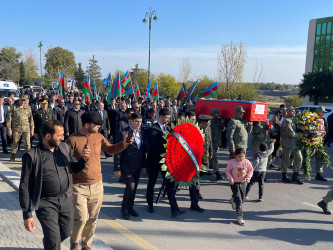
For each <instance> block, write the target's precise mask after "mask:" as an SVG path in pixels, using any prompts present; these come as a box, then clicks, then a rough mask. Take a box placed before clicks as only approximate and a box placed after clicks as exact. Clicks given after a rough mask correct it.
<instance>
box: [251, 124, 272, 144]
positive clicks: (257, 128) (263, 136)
mask: <svg viewBox="0 0 333 250" xmlns="http://www.w3.org/2000/svg"><path fill="white" fill-rule="evenodd" d="M266 131H267V132H266ZM274 132H275V128H274V126H273V124H272V127H271V128H269V127H268V126H266V125H263V124H262V123H261V122H253V130H252V144H253V145H254V144H257V145H259V144H260V143H262V142H265V143H267V145H268V146H269V145H270V140H271V136H270V133H274Z"/></svg>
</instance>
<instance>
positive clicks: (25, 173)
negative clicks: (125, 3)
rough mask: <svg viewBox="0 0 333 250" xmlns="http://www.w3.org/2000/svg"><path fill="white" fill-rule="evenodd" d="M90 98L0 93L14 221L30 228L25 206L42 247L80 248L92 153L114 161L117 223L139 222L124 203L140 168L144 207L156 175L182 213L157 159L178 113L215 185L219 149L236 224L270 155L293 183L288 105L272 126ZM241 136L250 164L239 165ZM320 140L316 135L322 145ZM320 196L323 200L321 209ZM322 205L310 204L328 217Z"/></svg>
mask: <svg viewBox="0 0 333 250" xmlns="http://www.w3.org/2000/svg"><path fill="white" fill-rule="evenodd" d="M96 99H97V100H93V101H92V102H91V103H89V104H86V103H85V102H84V100H85V98H84V96H83V94H82V93H79V92H67V93H66V95H65V96H64V98H58V96H57V94H56V93H45V94H43V93H37V94H36V96H35V97H34V96H33V93H32V91H30V90H29V89H28V90H27V91H26V92H25V93H22V95H21V96H20V98H19V100H17V101H16V102H14V103H13V102H12V97H10V96H9V97H7V98H6V100H5V99H4V97H3V96H0V119H1V120H2V122H1V121H0V129H1V140H2V148H3V152H4V153H5V154H9V152H8V149H7V145H8V144H10V143H11V144H12V150H11V152H10V159H11V161H15V160H16V159H15V155H16V153H17V151H18V149H19V145H20V141H21V139H23V141H24V149H25V154H24V155H23V158H22V161H23V164H22V174H21V182H20V190H19V192H20V205H21V208H22V211H23V218H24V225H25V228H26V229H27V230H28V231H33V228H34V225H35V222H34V220H33V217H32V209H33V208H34V209H35V211H36V215H37V218H38V219H39V221H40V223H41V225H42V228H43V233H44V240H43V243H44V247H45V249H60V243H61V242H62V241H63V240H64V239H66V238H67V237H69V236H70V242H71V249H90V246H91V244H92V237H93V234H94V231H95V227H96V221H97V218H98V214H99V211H100V209H101V205H102V201H103V183H102V172H101V162H100V157H101V151H104V154H105V157H107V158H108V157H112V156H113V157H114V176H115V177H117V178H119V179H120V181H121V182H123V183H124V184H125V190H124V195H123V201H122V204H121V214H122V217H123V218H124V219H126V220H130V219H131V216H133V217H137V216H139V214H138V213H137V211H135V209H134V200H135V195H136V190H137V186H138V183H139V180H140V175H141V173H142V172H143V173H145V172H147V173H148V185H147V190H146V200H147V211H148V212H149V213H154V212H155V209H154V206H153V203H154V187H155V184H156V181H157V178H158V175H159V173H161V175H162V177H163V186H164V188H165V192H166V194H167V196H168V199H169V204H170V208H171V216H172V217H173V218H176V217H178V216H181V215H182V214H183V213H184V211H182V210H180V209H179V207H178V205H177V200H176V190H177V187H176V186H175V183H174V182H172V181H170V179H168V178H166V177H165V175H166V172H165V171H162V170H161V165H162V164H161V163H160V161H161V158H162V156H161V155H162V154H163V153H165V147H164V144H165V139H164V137H163V135H164V134H165V133H166V132H169V131H171V126H170V125H171V123H174V124H175V123H177V121H178V119H180V118H182V117H188V118H189V119H193V120H196V121H197V122H198V123H199V126H200V128H201V129H202V130H203V132H204V134H205V145H204V147H205V152H207V156H208V159H209V160H208V161H207V162H206V164H207V166H208V171H207V174H210V175H211V174H215V176H216V181H219V180H221V179H223V178H224V177H223V174H221V172H220V167H221V166H219V164H218V160H217V152H218V150H219V148H226V147H228V148H229V152H230V155H229V157H230V161H229V162H228V165H227V167H226V169H225V174H226V177H227V179H228V181H229V184H230V187H231V190H232V199H231V200H230V202H231V205H232V208H233V209H234V210H236V213H237V222H238V223H239V224H240V225H244V223H245V222H244V220H243V212H242V210H243V209H242V206H243V205H242V204H243V202H244V200H245V199H247V198H248V195H249V192H250V189H251V187H252V186H253V184H254V183H255V182H258V183H259V198H258V201H260V202H261V201H263V194H264V180H265V175H266V170H267V168H269V167H271V168H273V167H274V165H273V163H274V162H276V158H277V157H280V158H281V159H280V166H278V167H277V168H279V169H280V170H281V172H282V181H284V182H286V183H296V184H303V181H302V180H301V179H300V177H299V171H300V168H301V164H302V152H301V149H300V148H299V146H298V145H297V143H296V142H297V140H298V139H299V134H298V132H297V124H296V123H297V121H296V119H295V109H294V108H293V107H288V108H285V107H284V106H283V105H281V107H280V109H279V110H278V111H277V112H276V113H275V114H274V116H273V119H272V121H269V120H268V119H267V120H266V121H261V122H257V121H254V122H248V121H246V120H244V119H243V115H244V112H245V111H244V109H243V108H242V107H241V106H239V107H236V109H235V117H234V118H233V119H224V118H223V117H221V116H220V112H219V109H217V108H213V109H212V110H211V116H207V115H199V114H196V113H195V111H194V105H193V104H192V103H187V104H186V103H184V104H179V102H178V101H177V99H171V98H170V97H167V98H166V99H165V100H160V101H155V100H145V99H144V98H138V100H135V101H132V99H131V98H123V97H121V98H119V97H118V98H116V99H111V100H110V102H109V103H107V102H106V99H107V98H106V96H101V97H98V98H96ZM316 112H317V114H318V115H319V116H320V117H323V116H324V114H325V112H326V110H325V108H324V107H320V108H318V110H317V111H316ZM323 119H324V118H323ZM325 124H327V123H326V121H325ZM325 127H328V126H327V125H326V126H325ZM250 133H252V152H253V155H252V159H250V160H251V161H250V160H249V159H246V150H247V148H248V138H249V134H250ZM331 133H332V132H331ZM328 135H330V131H329V132H328ZM34 139H38V146H37V147H33V148H31V145H32V143H33V140H34ZM330 140H331V139H330V138H327V137H326V138H325V142H326V141H327V142H328V143H327V145H328V146H329V143H330ZM30 148H31V149H30ZM280 151H281V152H282V153H279V152H280ZM316 159H317V161H316V172H317V175H316V177H315V179H316V180H319V181H327V180H326V179H325V178H324V177H323V164H322V163H321V162H320V160H318V157H316ZM289 167H291V168H292V170H293V174H292V178H291V179H289V178H288V176H287V171H288V168H289ZM246 183H248V184H247V185H246ZM189 192H190V197H191V206H190V209H192V210H194V211H198V212H203V211H204V209H203V208H201V207H200V206H199V204H198V200H199V199H202V195H201V194H200V185H199V183H197V185H195V186H194V187H190V188H189ZM332 193H333V192H332ZM328 200H329V199H326V200H325V199H324V203H325V202H326V201H328ZM324 203H323V202H321V203H320V205H319V203H318V205H319V206H320V207H322V208H323V207H324V208H325V209H326V210H324V212H325V211H327V213H328V212H329V210H328V209H327V203H325V204H326V206H324V205H325V204H324ZM324 208H323V209H324Z"/></svg>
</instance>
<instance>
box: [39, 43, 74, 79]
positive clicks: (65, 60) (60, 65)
mask: <svg viewBox="0 0 333 250" xmlns="http://www.w3.org/2000/svg"><path fill="white" fill-rule="evenodd" d="M45 59H46V62H45V71H46V76H47V77H48V78H56V79H57V78H59V74H58V72H60V73H64V74H65V76H66V75H69V76H72V75H73V74H74V72H75V70H76V63H75V56H74V53H73V52H71V51H69V50H67V49H64V48H61V47H55V48H52V47H51V48H49V49H48V50H47V52H46V54H45Z"/></svg>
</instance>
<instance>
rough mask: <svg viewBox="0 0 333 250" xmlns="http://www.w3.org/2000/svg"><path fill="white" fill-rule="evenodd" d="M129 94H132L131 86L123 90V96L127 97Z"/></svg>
mask: <svg viewBox="0 0 333 250" xmlns="http://www.w3.org/2000/svg"><path fill="white" fill-rule="evenodd" d="M131 94H133V88H129V89H127V90H125V96H124V97H129V96H130V95H131Z"/></svg>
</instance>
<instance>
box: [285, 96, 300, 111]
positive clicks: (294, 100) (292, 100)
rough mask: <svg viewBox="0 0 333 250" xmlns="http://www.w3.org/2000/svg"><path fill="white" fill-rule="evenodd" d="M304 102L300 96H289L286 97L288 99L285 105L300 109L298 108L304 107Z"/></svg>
mask: <svg viewBox="0 0 333 250" xmlns="http://www.w3.org/2000/svg"><path fill="white" fill-rule="evenodd" d="M302 101H303V98H302V97H300V96H298V95H292V96H288V97H286V99H285V100H284V102H285V104H286V106H287V107H290V106H292V107H294V108H296V107H298V106H301V105H302Z"/></svg>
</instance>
